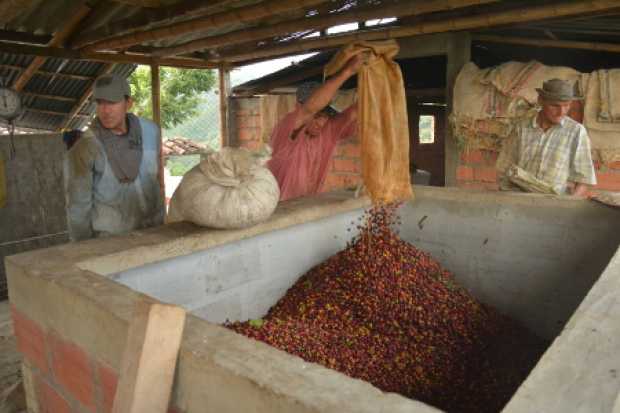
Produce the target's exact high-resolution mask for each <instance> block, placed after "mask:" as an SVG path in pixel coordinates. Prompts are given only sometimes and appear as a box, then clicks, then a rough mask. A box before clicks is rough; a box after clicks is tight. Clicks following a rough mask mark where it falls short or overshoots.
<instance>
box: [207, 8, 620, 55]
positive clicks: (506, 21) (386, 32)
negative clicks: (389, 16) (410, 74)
mask: <svg viewBox="0 0 620 413" xmlns="http://www.w3.org/2000/svg"><path fill="white" fill-rule="evenodd" d="M618 8H620V4H619V3H618V1H617V0H598V1H587V0H579V1H573V2H570V3H558V4H547V5H541V6H535V7H529V8H527V9H523V8H520V9H519V10H512V9H509V10H502V11H496V12H491V13H483V14H476V15H471V16H461V17H451V18H446V19H443V20H435V21H428V22H424V21H421V22H420V23H418V24H412V25H408V26H402V27H390V28H385V29H373V30H362V31H357V32H353V33H346V34H337V35H330V36H326V37H321V38H313V39H303V40H297V41H292V42H286V43H283V44H279V45H270V46H267V47H261V48H256V49H255V50H250V51H247V48H246V49H245V50H239V49H236V50H233V51H227V52H225V53H221V54H220V56H219V57H218V58H217V59H214V60H221V61H226V62H229V63H232V64H238V65H241V64H243V63H244V62H247V61H252V62H253V63H255V62H257V61H261V60H267V59H272V58H276V57H283V56H288V55H294V54H300V53H308V52H312V51H316V50H321V49H332V48H336V47H340V46H342V45H344V44H347V43H351V42H354V41H364V40H366V41H368V40H386V39H395V38H401V37H410V36H419V35H424V34H432V33H443V32H449V31H451V32H454V31H460V30H476V29H483V28H491V27H497V26H502V25H510V24H515V23H523V22H530V21H536V20H544V19H549V18H559V17H568V16H579V15H583V14H584V13H596V12H603V11H607V10H615V9H618Z"/></svg>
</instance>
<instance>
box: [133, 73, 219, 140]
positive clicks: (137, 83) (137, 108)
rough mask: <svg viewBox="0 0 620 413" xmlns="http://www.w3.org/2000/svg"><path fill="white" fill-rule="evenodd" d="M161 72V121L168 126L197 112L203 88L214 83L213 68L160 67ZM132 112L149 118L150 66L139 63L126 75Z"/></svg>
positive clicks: (207, 89) (150, 113) (150, 116)
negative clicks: (131, 99) (132, 105)
mask: <svg viewBox="0 0 620 413" xmlns="http://www.w3.org/2000/svg"><path fill="white" fill-rule="evenodd" d="M159 76H160V86H161V87H160V92H161V93H160V101H161V123H162V127H164V128H171V127H174V126H175V125H178V124H180V123H182V122H183V121H184V120H186V119H189V118H192V117H193V116H195V115H196V114H197V113H198V105H199V103H200V100H201V96H202V94H203V93H204V92H208V91H209V90H211V89H212V88H213V87H214V85H215V80H216V76H215V71H213V70H199V69H178V68H171V67H162V68H161V69H160V71H159ZM129 82H130V84H131V90H132V97H133V99H134V107H133V110H132V111H133V112H134V113H135V114H137V115H139V116H143V117H145V118H149V119H152V118H153V110H152V103H151V69H150V67H148V66H138V68H137V69H136V70H135V71H134V73H133V74H132V75H131V77H130V78H129Z"/></svg>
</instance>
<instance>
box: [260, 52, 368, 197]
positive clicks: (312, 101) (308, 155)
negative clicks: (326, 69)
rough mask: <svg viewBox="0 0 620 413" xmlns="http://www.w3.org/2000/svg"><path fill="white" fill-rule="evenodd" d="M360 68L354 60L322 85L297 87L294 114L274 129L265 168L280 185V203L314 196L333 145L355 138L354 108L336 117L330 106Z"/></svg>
mask: <svg viewBox="0 0 620 413" xmlns="http://www.w3.org/2000/svg"><path fill="white" fill-rule="evenodd" d="M361 65H362V58H361V57H360V56H355V57H352V58H351V59H350V60H349V61H348V62H347V64H346V65H345V67H344V68H343V69H342V70H341V71H340V72H338V73H337V74H336V75H334V76H332V77H330V78H329V79H328V80H327V81H326V82H325V83H323V84H320V83H305V84H303V85H301V86H300V87H299V88H298V89H297V106H296V108H295V110H293V111H292V112H290V113H289V114H287V115H286V116H285V117H284V118H283V119H282V120H281V121H280V122H278V124H277V125H276V127H275V128H274V130H273V133H272V135H271V147H272V149H273V155H272V158H271V160H270V161H269V163H268V164H267V166H268V167H269V169H270V170H271V172H272V173H273V175H274V176H275V177H276V179H277V181H278V184H279V185H280V200H281V201H284V200H287V199H291V198H297V197H300V196H306V195H311V194H316V193H318V192H319V190H320V189H321V186H322V185H323V181H324V180H325V177H326V175H327V168H328V165H329V160H330V159H331V156H332V154H333V152H334V148H335V147H336V143H337V142H338V140H340V139H345V138H349V137H351V136H352V135H353V134H355V132H356V130H357V105H356V104H353V105H351V106H350V107H349V108H347V109H346V110H344V111H343V112H341V113H338V111H337V110H336V109H335V108H334V107H333V106H331V105H330V102H331V101H332V99H333V98H334V96H335V95H336V92H337V91H338V89H340V87H341V86H342V84H343V83H344V82H346V81H347V79H349V78H350V77H351V76H353V75H354V74H355V73H357V71H358V69H359V68H360V66H361Z"/></svg>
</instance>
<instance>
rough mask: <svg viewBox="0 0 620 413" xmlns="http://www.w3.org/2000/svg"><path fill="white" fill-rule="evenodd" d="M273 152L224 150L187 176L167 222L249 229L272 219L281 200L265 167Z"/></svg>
mask: <svg viewBox="0 0 620 413" xmlns="http://www.w3.org/2000/svg"><path fill="white" fill-rule="evenodd" d="M270 157H271V151H270V150H266V151H263V152H251V151H249V150H247V149H243V148H223V149H221V150H220V151H219V152H215V153H212V154H210V155H209V156H208V157H207V159H205V160H204V161H202V162H201V163H200V164H199V165H196V166H195V167H194V168H192V169H191V170H190V171H189V172H188V173H186V174H185V176H184V177H183V180H182V181H181V183H180V184H179V187H178V188H177V190H176V191H175V192H174V195H173V196H172V199H171V201H170V212H169V214H168V218H167V220H166V222H177V221H190V222H193V223H195V224H197V225H202V226H205V227H212V228H223V229H230V228H245V227H249V226H252V225H255V224H258V223H259V222H262V221H264V220H266V219H267V218H269V217H270V216H271V214H272V213H273V211H274V210H275V208H276V206H277V205H278V200H279V199H280V188H279V187H278V182H277V181H276V179H275V178H274V176H273V175H272V173H271V171H269V169H267V167H265V164H266V163H267V161H268V160H269V159H270Z"/></svg>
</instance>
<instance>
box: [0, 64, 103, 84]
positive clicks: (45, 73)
mask: <svg viewBox="0 0 620 413" xmlns="http://www.w3.org/2000/svg"><path fill="white" fill-rule="evenodd" d="M0 69H10V70H17V71H22V70H25V69H26V67H24V66H18V65H3V64H0ZM35 74H36V75H41V76H58V77H64V78H67V79H76V80H90V79H92V77H90V76H83V75H72V74H69V73H62V72H58V73H57V72H50V71H48V70H41V69H39V70H37V71H36V72H35Z"/></svg>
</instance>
